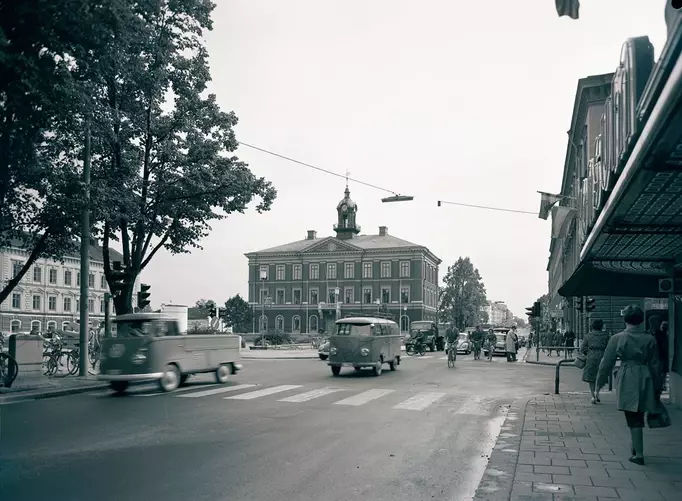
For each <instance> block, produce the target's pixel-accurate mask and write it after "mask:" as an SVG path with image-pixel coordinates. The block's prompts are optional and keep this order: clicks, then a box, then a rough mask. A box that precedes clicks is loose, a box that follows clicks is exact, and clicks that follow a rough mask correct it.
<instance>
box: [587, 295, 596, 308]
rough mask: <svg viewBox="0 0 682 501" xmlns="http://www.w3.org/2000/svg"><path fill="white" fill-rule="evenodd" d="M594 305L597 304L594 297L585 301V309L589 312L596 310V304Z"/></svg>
mask: <svg viewBox="0 0 682 501" xmlns="http://www.w3.org/2000/svg"><path fill="white" fill-rule="evenodd" d="M594 303H595V301H594V298H593V297H588V298H587V299H585V309H586V310H587V311H592V310H594V308H595V304H594Z"/></svg>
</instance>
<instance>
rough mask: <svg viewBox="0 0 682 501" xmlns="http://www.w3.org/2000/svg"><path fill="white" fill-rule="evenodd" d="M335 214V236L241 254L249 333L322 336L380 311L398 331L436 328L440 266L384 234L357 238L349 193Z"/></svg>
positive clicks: (419, 249) (421, 249)
mask: <svg viewBox="0 0 682 501" xmlns="http://www.w3.org/2000/svg"><path fill="white" fill-rule="evenodd" d="M336 211H337V223H336V224H335V225H334V232H335V236H329V237H318V236H317V232H316V231H314V230H309V231H308V234H307V237H306V238H305V239H303V240H298V241H295V242H291V243H288V244H284V245H280V246H277V247H272V248H269V249H265V250H261V251H258V252H251V253H248V254H246V257H247V258H248V266H249V293H248V296H249V304H250V305H251V306H252V308H253V309H254V326H253V328H254V331H256V332H261V331H263V330H274V331H280V332H287V333H302V334H303V333H318V332H327V333H328V332H331V331H332V330H333V326H334V322H335V321H336V320H337V319H338V318H341V317H343V316H345V315H347V314H349V313H362V314H367V315H369V314H371V313H372V312H377V311H378V310H379V308H382V309H384V310H386V311H388V313H390V314H392V315H393V317H394V319H395V320H396V321H400V325H401V328H402V330H404V331H405V330H408V329H409V323H410V322H413V321H416V320H436V319H437V310H438V266H439V265H440V263H441V260H440V259H439V258H438V257H436V256H435V255H434V254H433V253H432V252H431V251H430V250H429V249H428V248H427V247H425V246H423V245H419V244H414V243H412V242H408V241H406V240H402V239H400V238H398V237H395V236H392V235H390V234H389V233H388V229H387V228H386V227H385V226H380V227H379V233H378V234H375V235H363V234H361V233H360V232H361V228H360V226H359V225H358V224H357V212H358V206H357V204H356V203H355V202H354V201H353V200H352V199H351V198H350V191H349V189H348V187H347V186H346V191H345V193H344V198H343V199H342V200H341V201H340V202H339V203H338V205H337V207H336Z"/></svg>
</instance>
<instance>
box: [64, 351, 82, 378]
mask: <svg viewBox="0 0 682 501" xmlns="http://www.w3.org/2000/svg"><path fill="white" fill-rule="evenodd" d="M79 359H80V353H79V352H78V350H73V351H71V352H70V353H69V356H68V357H67V359H66V370H68V371H69V374H71V375H72V376H73V375H74V374H76V373H77V372H78V365H79Z"/></svg>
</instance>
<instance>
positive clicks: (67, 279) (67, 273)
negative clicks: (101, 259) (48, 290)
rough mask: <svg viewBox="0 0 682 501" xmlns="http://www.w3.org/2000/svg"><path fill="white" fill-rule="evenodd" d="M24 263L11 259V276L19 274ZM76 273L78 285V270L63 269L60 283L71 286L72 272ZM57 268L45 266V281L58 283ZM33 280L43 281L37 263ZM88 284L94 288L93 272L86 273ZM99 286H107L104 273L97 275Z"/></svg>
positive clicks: (53, 283)
mask: <svg viewBox="0 0 682 501" xmlns="http://www.w3.org/2000/svg"><path fill="white" fill-rule="evenodd" d="M23 266H24V263H22V262H20V261H13V262H12V278H14V277H16V276H17V275H19V272H20V271H21V269H22V268H23ZM74 273H75V274H76V283H75V286H76V287H79V286H80V284H81V274H80V272H79V271H76V272H74V271H73V270H69V269H65V270H63V283H62V285H65V286H67V287H71V286H73V285H74V284H73V274H74ZM57 278H58V277H57V268H47V283H48V284H51V285H58V284H57V282H58V280H57ZM33 281H34V282H37V283H40V284H42V283H43V268H42V267H41V266H39V265H34V266H33ZM88 286H89V287H92V288H94V287H95V274H94V273H90V274H89V275H88ZM99 288H100V289H106V288H107V279H106V277H105V276H104V275H100V277H99Z"/></svg>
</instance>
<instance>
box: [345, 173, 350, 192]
mask: <svg viewBox="0 0 682 501" xmlns="http://www.w3.org/2000/svg"><path fill="white" fill-rule="evenodd" d="M348 176H350V171H349V170H347V171H346V188H348Z"/></svg>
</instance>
